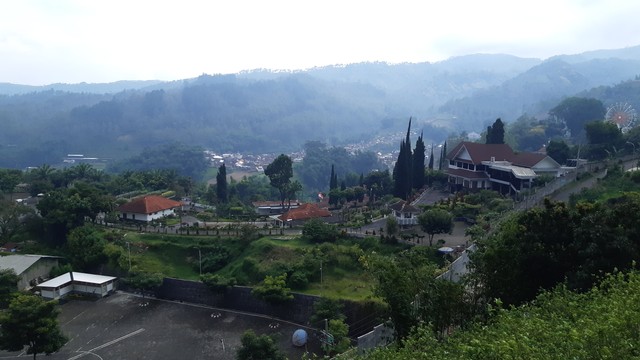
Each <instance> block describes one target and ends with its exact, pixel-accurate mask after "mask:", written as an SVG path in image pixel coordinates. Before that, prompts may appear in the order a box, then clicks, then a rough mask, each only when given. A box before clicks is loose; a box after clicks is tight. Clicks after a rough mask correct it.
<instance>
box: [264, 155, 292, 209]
mask: <svg viewBox="0 0 640 360" xmlns="http://www.w3.org/2000/svg"><path fill="white" fill-rule="evenodd" d="M264 174H265V175H267V176H268V177H269V180H270V181H271V186H273V187H275V188H276V189H278V191H279V192H280V202H281V205H282V207H283V208H284V202H285V200H286V199H287V195H288V190H289V184H290V183H291V177H292V176H293V162H292V161H291V158H290V157H288V156H287V155H284V154H280V156H278V157H277V158H276V159H275V160H273V162H271V164H269V165H267V168H266V169H264Z"/></svg>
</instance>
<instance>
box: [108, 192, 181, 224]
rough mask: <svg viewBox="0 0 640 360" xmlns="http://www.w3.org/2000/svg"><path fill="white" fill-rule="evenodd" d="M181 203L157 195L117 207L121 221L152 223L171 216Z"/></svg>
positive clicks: (140, 198) (137, 199) (136, 199)
mask: <svg viewBox="0 0 640 360" xmlns="http://www.w3.org/2000/svg"><path fill="white" fill-rule="evenodd" d="M181 207H182V203H181V202H178V201H174V200H171V199H167V198H165V197H162V196H158V195H149V196H142V197H139V198H135V199H133V200H131V201H130V202H128V203H126V204H122V205H120V206H119V207H118V209H117V210H118V211H120V213H121V214H122V215H121V219H122V220H136V221H147V222H148V221H153V220H156V219H160V218H163V217H165V216H169V215H173V214H174V209H176V208H181Z"/></svg>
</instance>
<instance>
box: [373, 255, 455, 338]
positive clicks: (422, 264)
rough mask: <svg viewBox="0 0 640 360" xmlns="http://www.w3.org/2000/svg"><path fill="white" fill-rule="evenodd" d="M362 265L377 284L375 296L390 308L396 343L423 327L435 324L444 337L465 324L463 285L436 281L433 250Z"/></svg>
mask: <svg viewBox="0 0 640 360" xmlns="http://www.w3.org/2000/svg"><path fill="white" fill-rule="evenodd" d="M362 262H363V266H364V267H365V269H367V271H368V272H369V273H371V274H372V275H373V277H374V279H375V280H376V283H375V285H374V294H375V295H376V296H378V297H380V298H381V299H383V300H384V302H385V303H386V304H387V305H388V306H389V315H390V318H391V321H392V322H393V326H394V329H395V332H396V335H397V337H396V339H398V340H401V339H404V338H405V337H406V336H407V335H409V333H410V331H411V329H412V328H414V327H416V326H418V325H419V324H420V323H425V324H431V326H432V329H433V331H434V333H437V334H440V333H442V332H443V331H444V330H445V329H446V328H448V327H449V326H452V325H460V324H462V322H463V321H464V320H465V313H466V308H467V305H465V300H464V291H463V288H462V285H460V284H455V283H451V282H448V281H446V280H437V279H436V275H437V269H436V268H435V266H434V265H433V263H432V262H431V261H430V260H429V249H427V248H424V247H418V248H415V247H414V248H412V249H411V250H408V251H404V252H402V253H400V254H398V255H396V256H395V257H384V256H380V255H371V256H367V257H364V258H363V259H362Z"/></svg>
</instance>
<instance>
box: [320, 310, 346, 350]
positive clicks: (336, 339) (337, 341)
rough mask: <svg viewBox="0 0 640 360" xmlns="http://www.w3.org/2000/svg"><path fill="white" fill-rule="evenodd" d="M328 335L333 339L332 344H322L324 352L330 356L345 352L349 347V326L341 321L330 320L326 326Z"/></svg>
mask: <svg viewBox="0 0 640 360" xmlns="http://www.w3.org/2000/svg"><path fill="white" fill-rule="evenodd" d="M328 328H329V329H328V330H329V334H331V336H332V337H333V343H331V344H323V348H324V351H325V352H327V353H331V354H335V353H337V354H339V353H342V352H345V351H347V350H348V349H349V347H350V346H351V340H350V339H349V325H347V324H345V322H344V320H342V319H331V320H329V324H328Z"/></svg>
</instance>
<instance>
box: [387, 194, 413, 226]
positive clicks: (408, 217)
mask: <svg viewBox="0 0 640 360" xmlns="http://www.w3.org/2000/svg"><path fill="white" fill-rule="evenodd" d="M389 209H390V210H391V214H392V215H393V216H395V218H396V220H397V221H398V225H400V226H413V225H417V224H418V215H419V214H420V209H418V208H417V207H415V206H413V205H411V204H410V203H408V202H406V201H404V200H400V201H398V202H395V203H393V204H391V205H389Z"/></svg>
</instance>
